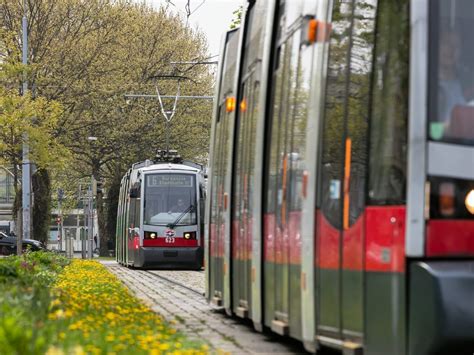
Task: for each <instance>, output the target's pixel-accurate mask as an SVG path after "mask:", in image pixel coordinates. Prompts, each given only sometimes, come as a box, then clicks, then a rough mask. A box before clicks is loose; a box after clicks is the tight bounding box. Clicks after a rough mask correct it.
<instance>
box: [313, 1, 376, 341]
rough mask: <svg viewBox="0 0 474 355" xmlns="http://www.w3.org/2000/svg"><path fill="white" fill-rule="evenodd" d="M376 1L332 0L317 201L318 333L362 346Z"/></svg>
mask: <svg viewBox="0 0 474 355" xmlns="http://www.w3.org/2000/svg"><path fill="white" fill-rule="evenodd" d="M375 4H376V2H373V3H368V2H367V1H363V0H350V1H344V2H342V1H334V3H333V9H332V19H333V22H332V25H331V27H332V32H331V37H330V43H329V55H328V70H327V82H326V93H325V97H326V98H325V102H324V118H323V131H322V151H321V154H322V156H321V159H320V162H321V165H320V167H319V170H320V182H319V189H318V202H317V204H318V206H317V207H318V209H317V210H318V220H317V225H316V265H317V271H316V285H317V286H316V288H317V294H316V300H317V311H316V312H317V319H318V329H317V334H318V335H319V336H323V337H324V336H325V337H330V338H333V339H340V340H352V341H354V342H356V343H362V341H363V329H364V327H363V326H364V323H363V319H364V318H363V309H364V308H363V307H364V292H363V290H364V250H365V247H364V224H365V223H364V221H365V215H364V207H365V180H366V172H367V153H366V148H367V134H368V115H369V99H368V97H369V88H370V83H371V65H372V48H373V42H374V33H373V32H374V27H375V26H374V22H375V21H374V19H375V11H376V5H375Z"/></svg>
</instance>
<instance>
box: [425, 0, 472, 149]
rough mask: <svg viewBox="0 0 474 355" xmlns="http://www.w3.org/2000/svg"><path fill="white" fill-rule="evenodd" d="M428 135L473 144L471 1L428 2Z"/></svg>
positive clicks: (438, 138) (443, 0)
mask: <svg viewBox="0 0 474 355" xmlns="http://www.w3.org/2000/svg"><path fill="white" fill-rule="evenodd" d="M430 6H431V12H430V14H431V17H430V46H431V47H430V109H429V116H430V120H429V121H430V122H429V136H430V138H431V139H432V140H434V141H442V142H446V143H454V144H467V145H473V144H474V45H473V44H474V42H473V41H472V32H474V1H472V0H442V1H441V0H435V1H430Z"/></svg>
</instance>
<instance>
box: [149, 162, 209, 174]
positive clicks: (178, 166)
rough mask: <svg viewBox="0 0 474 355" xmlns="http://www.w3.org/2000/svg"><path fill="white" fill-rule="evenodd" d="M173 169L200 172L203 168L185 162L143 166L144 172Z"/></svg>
mask: <svg viewBox="0 0 474 355" xmlns="http://www.w3.org/2000/svg"><path fill="white" fill-rule="evenodd" d="M157 170H159V171H165V172H166V171H173V170H181V171H189V172H195V173H198V172H200V171H201V170H200V169H198V168H195V167H192V166H188V165H184V164H173V163H159V164H153V165H150V166H147V167H143V168H141V171H143V172H149V171H157Z"/></svg>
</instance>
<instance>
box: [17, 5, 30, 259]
mask: <svg viewBox="0 0 474 355" xmlns="http://www.w3.org/2000/svg"><path fill="white" fill-rule="evenodd" d="M22 32H23V41H22V42H23V43H22V64H23V65H24V66H26V65H27V64H28V19H27V17H26V0H23V18H22ZM25 70H26V68H24V72H23V86H22V95H23V96H25V95H26V94H27V91H28V81H27V78H26V71H25ZM22 149H23V153H22V176H21V185H22V233H19V235H18V240H17V243H18V244H17V254H18V255H21V252H22V239H30V232H31V231H30V226H31V222H30V221H31V206H30V205H31V191H30V189H31V170H30V169H31V166H30V160H29V153H30V147H29V145H28V135H27V134H26V133H24V134H23V148H22Z"/></svg>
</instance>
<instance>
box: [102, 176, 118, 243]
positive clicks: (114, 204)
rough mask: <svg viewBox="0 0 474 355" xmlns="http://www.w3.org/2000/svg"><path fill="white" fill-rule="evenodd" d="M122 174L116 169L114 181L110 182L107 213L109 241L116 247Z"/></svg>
mask: <svg viewBox="0 0 474 355" xmlns="http://www.w3.org/2000/svg"><path fill="white" fill-rule="evenodd" d="M121 181H122V174H121V172H120V171H116V173H115V175H114V177H113V179H112V181H111V182H110V183H109V184H108V191H107V200H106V206H107V208H106V213H107V241H108V243H109V247H111V248H113V249H115V243H116V228H117V208H118V200H119V194H120V183H121Z"/></svg>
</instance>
